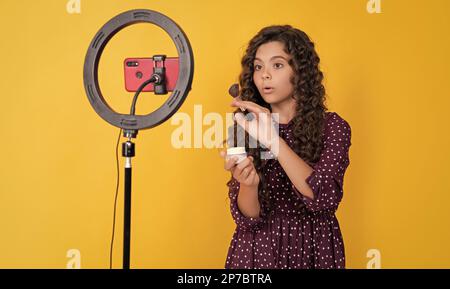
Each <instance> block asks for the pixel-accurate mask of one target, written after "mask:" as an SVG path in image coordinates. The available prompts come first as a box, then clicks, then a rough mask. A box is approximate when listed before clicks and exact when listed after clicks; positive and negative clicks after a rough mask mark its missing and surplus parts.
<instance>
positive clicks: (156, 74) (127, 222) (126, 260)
mask: <svg viewBox="0 0 450 289" xmlns="http://www.w3.org/2000/svg"><path fill="white" fill-rule="evenodd" d="M165 59H166V56H165V55H155V56H153V61H154V63H155V66H154V67H153V74H152V76H151V78H150V79H148V80H147V81H145V82H144V83H142V84H141V85H140V86H139V88H138V90H137V91H136V94H135V95H134V98H133V103H132V105H131V109H130V115H134V114H135V109H136V102H137V98H138V96H139V94H140V93H141V92H142V90H143V89H144V87H146V86H147V85H148V84H150V83H154V92H155V94H157V95H161V94H167V88H166V83H165V80H166V79H165V73H166V68H165V66H164V60H165ZM157 62H162V67H157V65H156V63H157ZM137 133H138V130H134V129H128V130H124V132H123V136H124V137H126V138H128V140H127V141H126V142H124V143H122V156H123V157H125V186H124V191H125V193H124V216H123V269H130V239H131V231H130V230H131V158H132V157H134V155H135V151H134V143H133V142H132V141H131V139H132V138H136V136H137Z"/></svg>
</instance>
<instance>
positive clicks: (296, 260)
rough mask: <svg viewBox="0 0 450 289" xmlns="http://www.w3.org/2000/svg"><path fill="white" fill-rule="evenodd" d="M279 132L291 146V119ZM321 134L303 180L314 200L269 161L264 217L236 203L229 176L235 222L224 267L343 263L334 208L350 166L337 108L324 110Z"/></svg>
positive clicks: (347, 134) (347, 135) (345, 127)
mask: <svg viewBox="0 0 450 289" xmlns="http://www.w3.org/2000/svg"><path fill="white" fill-rule="evenodd" d="M280 137H282V138H283V139H284V140H285V141H286V143H287V144H288V145H289V146H290V147H291V148H293V146H294V136H293V132H292V122H290V123H288V124H280ZM322 137H323V140H324V147H323V150H322V153H321V156H320V160H319V161H318V162H317V163H315V164H314V166H313V172H312V174H311V175H310V176H308V178H307V179H306V182H307V183H308V185H309V186H310V187H311V189H312V190H313V193H314V199H310V198H308V197H305V196H303V195H302V194H301V193H300V192H299V191H298V190H297V189H296V188H295V187H294V185H293V184H292V182H291V181H290V180H289V178H288V177H287V175H286V173H285V172H284V170H283V168H282V167H281V165H280V164H279V162H278V161H277V160H268V161H267V163H266V165H265V166H264V171H263V174H264V175H265V177H266V181H267V185H268V189H269V190H270V199H271V202H272V203H273V208H272V210H271V212H270V213H269V214H268V215H266V216H264V217H262V216H259V217H258V218H250V217H246V216H244V215H243V214H242V213H241V212H240V210H239V208H238V206H237V195H238V193H239V187H240V186H239V182H238V181H236V180H235V179H234V178H232V180H231V182H230V183H229V197H230V209H231V215H232V217H233V219H234V221H235V223H236V225H237V226H236V230H235V231H234V234H233V238H232V240H231V244H230V247H229V250H228V256H227V259H226V263H225V268H230V269H231V268H244V269H253V268H255V269H257V268H275V269H284V268H286V269H288V268H345V252H344V242H343V238H342V234H341V230H340V227H339V223H338V220H337V218H336V216H335V212H336V210H337V208H338V206H339V203H340V202H341V200H342V196H343V185H344V184H343V180H344V173H345V171H346V169H347V167H348V165H349V156H348V153H349V148H350V146H351V129H350V126H349V124H348V123H347V122H346V121H345V120H344V119H343V118H341V117H340V116H339V115H338V114H337V113H335V112H327V116H326V124H325V127H324V131H323V132H322ZM299 203H303V204H304V208H305V209H304V210H301V209H299V207H298V205H299Z"/></svg>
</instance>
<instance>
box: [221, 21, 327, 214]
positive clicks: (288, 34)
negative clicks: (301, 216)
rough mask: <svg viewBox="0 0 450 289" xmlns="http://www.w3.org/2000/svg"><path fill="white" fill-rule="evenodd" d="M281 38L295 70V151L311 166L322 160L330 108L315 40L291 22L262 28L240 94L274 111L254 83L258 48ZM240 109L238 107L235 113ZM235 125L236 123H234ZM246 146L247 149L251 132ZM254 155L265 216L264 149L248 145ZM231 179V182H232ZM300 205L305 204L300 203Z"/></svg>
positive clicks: (247, 59) (252, 43)
mask: <svg viewBox="0 0 450 289" xmlns="http://www.w3.org/2000/svg"><path fill="white" fill-rule="evenodd" d="M272 41H279V42H281V43H283V44H284V49H285V52H286V53H287V54H288V55H290V56H291V58H290V60H289V65H290V66H291V67H292V69H293V71H294V75H293V77H292V78H291V83H292V84H293V86H294V92H293V96H292V97H293V98H294V99H295V103H296V114H295V116H294V118H293V119H292V126H293V134H294V139H295V140H294V148H293V150H294V151H295V152H296V153H297V155H299V156H300V157H301V158H302V159H303V160H304V161H305V162H307V163H308V164H309V165H311V166H312V165H313V164H314V163H316V162H317V161H318V160H319V157H320V154H321V151H322V148H323V143H322V142H323V141H322V130H323V125H324V122H325V115H326V111H327V107H326V104H325V101H326V97H325V88H324V86H323V84H322V80H323V73H322V72H321V70H320V68H319V62H320V58H319V56H318V54H317V53H316V51H315V48H314V43H313V42H312V41H311V40H310V38H309V37H308V35H307V34H306V33H305V32H303V31H301V30H299V29H297V28H294V27H292V26H290V25H276V26H268V27H265V28H263V29H262V30H260V31H259V32H258V33H257V34H256V35H255V36H254V37H253V38H252V39H251V40H250V42H249V44H248V47H247V49H246V52H245V55H244V56H243V58H242V60H241V65H242V71H241V74H240V76H239V85H240V97H241V99H242V100H247V101H252V102H254V103H257V104H259V105H260V106H263V107H266V108H268V109H269V110H270V111H271V107H270V105H269V104H268V103H266V102H265V101H264V99H263V98H262V96H261V95H260V93H259V91H258V89H257V88H256V85H255V83H254V82H253V73H254V67H253V63H254V60H255V56H256V51H257V50H258V48H259V47H260V46H261V45H262V44H265V43H268V42H272ZM238 112H240V110H239V109H237V110H236V111H235V112H234V113H238ZM234 126H237V124H236V123H235V124H234ZM245 134H246V137H245V139H246V141H245V142H246V147H247V148H248V146H247V145H248V138H249V136H248V134H247V133H245ZM247 151H248V152H249V155H251V156H253V159H254V165H255V168H256V171H257V172H258V175H259V177H260V183H259V186H258V197H259V200H260V203H261V205H262V206H261V208H263V209H262V212H261V213H262V215H265V214H266V213H268V212H269V211H270V210H271V202H270V197H269V196H270V192H269V191H270V190H269V189H268V186H267V185H266V181H265V176H264V174H263V168H264V165H265V164H266V163H267V161H265V160H264V161H262V160H261V157H260V152H261V149H259V147H258V148H257V149H252V148H248V149H247ZM229 183H230V182H228V184H229ZM299 207H300V208H303V207H304V204H303V203H302V202H300V204H299Z"/></svg>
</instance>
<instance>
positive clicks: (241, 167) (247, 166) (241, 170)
mask: <svg viewBox="0 0 450 289" xmlns="http://www.w3.org/2000/svg"><path fill="white" fill-rule="evenodd" d="M220 156H221V157H222V158H224V159H225V157H226V152H225V151H221V152H220ZM236 161H237V157H233V158H231V159H229V160H228V161H227V160H225V165H224V168H225V170H227V171H230V172H231V174H232V175H233V177H234V178H235V179H236V180H237V181H238V182H239V183H240V184H241V185H243V186H247V187H258V184H259V176H258V174H257V173H256V169H255V166H254V165H253V157H251V156H250V157H247V158H246V159H245V160H243V161H242V162H240V163H239V164H236Z"/></svg>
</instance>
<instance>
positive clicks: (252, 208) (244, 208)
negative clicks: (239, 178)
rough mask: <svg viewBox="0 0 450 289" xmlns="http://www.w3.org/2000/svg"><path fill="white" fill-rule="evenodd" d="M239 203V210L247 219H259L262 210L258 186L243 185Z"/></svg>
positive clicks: (238, 198)
mask: <svg viewBox="0 0 450 289" xmlns="http://www.w3.org/2000/svg"><path fill="white" fill-rule="evenodd" d="M237 203H238V207H239V210H240V211H241V213H242V214H243V215H244V216H245V217H247V218H258V217H259V213H260V210H261V208H260V205H259V200H258V186H245V185H243V184H241V186H240V189H239V194H238V197H237Z"/></svg>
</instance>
